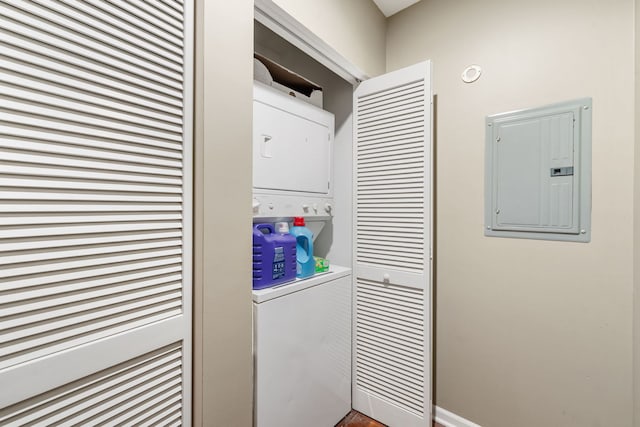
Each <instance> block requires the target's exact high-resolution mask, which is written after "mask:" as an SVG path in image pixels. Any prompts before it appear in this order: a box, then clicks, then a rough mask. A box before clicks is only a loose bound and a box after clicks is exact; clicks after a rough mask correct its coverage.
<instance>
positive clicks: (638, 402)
mask: <svg viewBox="0 0 640 427" xmlns="http://www.w3.org/2000/svg"><path fill="white" fill-rule="evenodd" d="M634 10H635V14H634V18H635V21H634V34H635V39H634V57H635V70H634V71H635V73H634V74H635V76H634V89H635V92H634V93H635V105H634V142H635V144H634V148H635V151H634V171H633V172H634V174H633V175H634V186H633V188H634V190H633V199H634V203H633V242H634V244H633V265H634V269H633V286H634V288H633V291H634V292H633V295H634V297H633V313H634V314H633V363H634V365H633V402H634V408H633V417H634V421H633V425H634V426H636V427H638V426H640V0H635V1H634Z"/></svg>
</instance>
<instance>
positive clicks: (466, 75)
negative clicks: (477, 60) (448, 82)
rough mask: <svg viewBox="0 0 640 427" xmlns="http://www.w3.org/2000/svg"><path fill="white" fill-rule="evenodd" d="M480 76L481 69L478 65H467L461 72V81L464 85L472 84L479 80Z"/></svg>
mask: <svg viewBox="0 0 640 427" xmlns="http://www.w3.org/2000/svg"><path fill="white" fill-rule="evenodd" d="M480 74H482V68H480V66H479V65H476V64H473V65H469V66H468V67H467V68H465V69H464V71H463V72H462V81H463V82H465V83H473V82H475V81H476V80H478V79H479V78H480Z"/></svg>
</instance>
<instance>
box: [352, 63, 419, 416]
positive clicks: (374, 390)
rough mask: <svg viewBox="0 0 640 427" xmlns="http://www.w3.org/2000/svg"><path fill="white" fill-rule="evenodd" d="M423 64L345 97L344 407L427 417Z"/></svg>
mask: <svg viewBox="0 0 640 427" xmlns="http://www.w3.org/2000/svg"><path fill="white" fill-rule="evenodd" d="M431 121H432V94H431V63H430V62H428V61H427V62H424V63H420V64H417V65H414V66H411V67H408V68H405V69H402V70H399V71H395V72H392V73H389V74H385V75H383V76H380V77H376V78H373V79H370V80H366V81H364V82H363V83H361V84H360V86H359V87H358V88H357V89H356V91H355V93H354V188H355V195H354V197H355V200H354V209H355V212H354V242H355V245H354V260H355V266H356V269H355V270H356V272H355V279H354V281H355V286H354V290H355V291H354V321H353V322H354V323H353V327H354V349H353V358H354V364H353V366H354V370H353V407H354V408H355V409H356V410H359V411H361V412H363V413H365V414H368V415H370V416H372V417H374V418H376V419H377V420H379V421H381V422H383V423H385V424H388V425H390V426H399V427H411V426H421V427H424V426H427V425H430V420H431V262H430V251H431V249H430V248H431V224H432V214H431V210H432V203H431V194H432V191H431V187H432V175H431V170H432V168H431V164H432V161H431V152H432V148H431V147H432V143H431V141H432V131H431Z"/></svg>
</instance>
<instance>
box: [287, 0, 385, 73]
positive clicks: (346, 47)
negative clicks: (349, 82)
mask: <svg viewBox="0 0 640 427" xmlns="http://www.w3.org/2000/svg"><path fill="white" fill-rule="evenodd" d="M274 3H276V4H277V5H278V6H280V7H281V8H283V9H284V10H286V11H287V12H288V13H289V14H290V15H291V16H293V17H294V18H295V19H296V20H297V21H299V22H300V23H302V24H303V25H304V26H306V27H307V28H308V29H310V30H311V31H312V32H314V33H315V34H316V35H317V36H318V37H320V38H321V39H323V40H324V41H325V42H327V43H328V44H329V45H330V46H331V47H333V48H334V49H335V50H336V51H338V52H339V53H340V54H341V55H342V56H344V57H345V58H349V60H350V61H351V62H352V63H353V64H354V65H357V66H358V67H359V68H360V69H362V70H363V71H364V72H365V73H367V74H368V75H369V76H376V75H378V74H382V73H384V70H385V56H384V54H385V49H384V46H385V28H386V23H385V17H384V15H383V14H382V12H380V10H379V9H378V8H377V7H376V6H375V4H374V3H373V2H372V1H371V0H346V1H345V0H322V1H318V0H274Z"/></svg>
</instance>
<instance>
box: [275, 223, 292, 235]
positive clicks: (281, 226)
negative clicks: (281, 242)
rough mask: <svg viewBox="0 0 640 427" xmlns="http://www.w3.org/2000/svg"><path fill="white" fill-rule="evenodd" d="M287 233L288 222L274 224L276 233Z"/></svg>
mask: <svg viewBox="0 0 640 427" xmlns="http://www.w3.org/2000/svg"><path fill="white" fill-rule="evenodd" d="M288 232H289V223H288V222H276V233H280V234H287V233H288Z"/></svg>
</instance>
